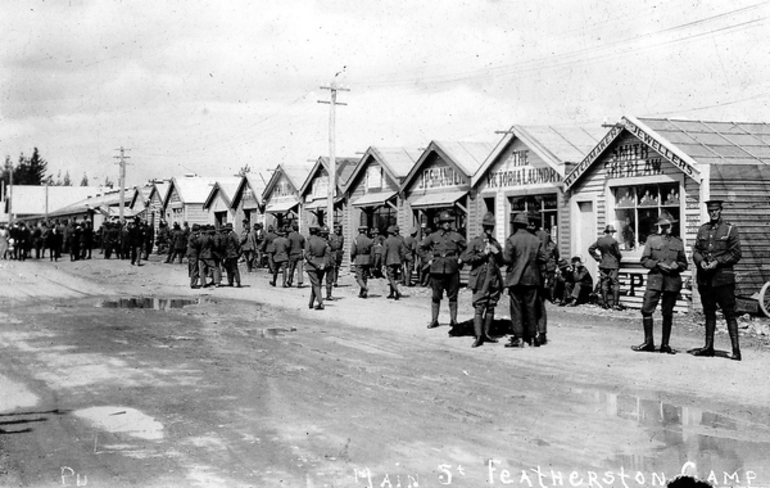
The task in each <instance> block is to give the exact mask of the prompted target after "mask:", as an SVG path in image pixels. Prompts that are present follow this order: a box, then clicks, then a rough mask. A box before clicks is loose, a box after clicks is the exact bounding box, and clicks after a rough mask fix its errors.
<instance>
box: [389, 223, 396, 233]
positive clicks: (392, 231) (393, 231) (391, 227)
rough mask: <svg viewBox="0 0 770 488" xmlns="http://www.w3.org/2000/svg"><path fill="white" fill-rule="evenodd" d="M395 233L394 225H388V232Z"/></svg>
mask: <svg viewBox="0 0 770 488" xmlns="http://www.w3.org/2000/svg"><path fill="white" fill-rule="evenodd" d="M395 233H396V226H395V225H390V226H388V234H395Z"/></svg>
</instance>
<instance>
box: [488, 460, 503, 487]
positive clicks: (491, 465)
mask: <svg viewBox="0 0 770 488" xmlns="http://www.w3.org/2000/svg"><path fill="white" fill-rule="evenodd" d="M495 464H500V461H498V460H497V459H489V460H487V483H489V484H490V485H494V484H495V471H497V468H495Z"/></svg>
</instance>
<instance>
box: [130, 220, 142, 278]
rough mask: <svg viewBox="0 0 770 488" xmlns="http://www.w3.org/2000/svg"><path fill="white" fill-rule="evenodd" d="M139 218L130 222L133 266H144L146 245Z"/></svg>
mask: <svg viewBox="0 0 770 488" xmlns="http://www.w3.org/2000/svg"><path fill="white" fill-rule="evenodd" d="M141 224H142V222H141V220H139V217H134V220H132V221H129V222H128V236H127V238H128V243H129V244H128V245H129V248H130V249H131V266H133V265H134V264H136V265H137V266H141V265H142V245H143V244H144V231H143V228H142V225H141Z"/></svg>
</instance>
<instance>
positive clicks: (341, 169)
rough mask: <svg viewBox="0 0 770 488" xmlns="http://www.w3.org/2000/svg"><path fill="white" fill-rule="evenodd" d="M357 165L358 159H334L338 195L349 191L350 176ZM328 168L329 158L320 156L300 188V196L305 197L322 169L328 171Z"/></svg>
mask: <svg viewBox="0 0 770 488" xmlns="http://www.w3.org/2000/svg"><path fill="white" fill-rule="evenodd" d="M357 163H358V158H336V157H335V158H334V166H335V170H336V171H335V173H336V176H337V177H336V178H335V183H336V185H337V194H342V193H344V192H345V190H346V189H347V185H348V183H349V182H350V175H351V174H352V173H353V169H354V168H355V166H356V164H357ZM328 167H329V158H328V157H327V156H319V158H318V159H316V161H315V163H313V167H312V168H311V169H310V171H308V173H307V177H306V178H305V181H304V182H303V183H302V186H301V187H300V188H299V194H300V195H304V194H305V193H307V192H308V190H309V189H310V183H311V182H312V181H313V178H315V176H316V175H317V174H318V172H319V171H320V170H321V168H324V169H326V168H328ZM327 171H328V170H327Z"/></svg>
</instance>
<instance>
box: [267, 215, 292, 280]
mask: <svg viewBox="0 0 770 488" xmlns="http://www.w3.org/2000/svg"><path fill="white" fill-rule="evenodd" d="M289 249H291V242H290V241H289V239H288V238H287V237H286V230H285V229H284V228H283V227H278V228H276V229H275V238H274V239H273V242H272V252H271V254H270V256H271V258H270V259H271V261H272V263H273V269H272V277H273V279H272V280H271V281H270V285H271V286H276V280H277V279H278V273H281V277H282V285H281V286H283V288H288V287H289V285H288V284H287V282H286V280H287V276H286V274H287V273H286V268H287V266H288V264H289Z"/></svg>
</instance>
